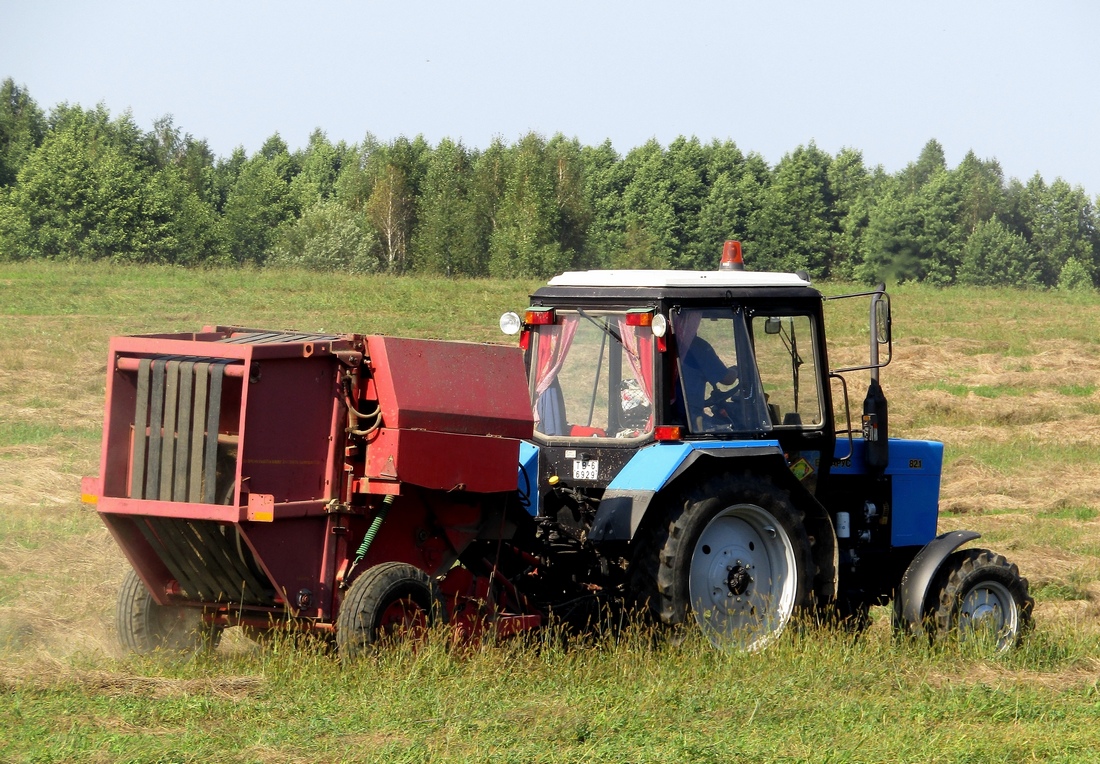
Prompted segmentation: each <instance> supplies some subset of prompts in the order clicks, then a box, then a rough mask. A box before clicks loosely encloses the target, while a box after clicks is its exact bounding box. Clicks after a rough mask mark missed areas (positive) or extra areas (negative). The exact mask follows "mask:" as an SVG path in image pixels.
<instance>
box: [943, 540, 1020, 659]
mask: <svg viewBox="0 0 1100 764" xmlns="http://www.w3.org/2000/svg"><path fill="white" fill-rule="evenodd" d="M937 580H938V581H939V588H938V591H937V592H933V596H935V595H936V594H938V597H939V598H938V604H937V606H936V609H935V611H934V613H933V618H934V623H935V628H936V634H935V636H936V637H937V638H939V639H942V638H945V637H947V636H948V635H954V636H957V638H958V639H959V640H960V641H962V642H965V643H974V644H988V645H989V647H991V648H992V649H993V650H995V651H996V652H998V653H1003V652H1005V651H1007V650H1010V649H1011V648H1013V647H1015V646H1016V645H1018V644H1019V642H1020V640H1021V639H1022V638H1023V635H1024V634H1025V633H1026V632H1027V630H1028V629H1029V628H1030V627H1031V610H1032V608H1033V607H1034V606H1035V601H1034V600H1032V598H1031V596H1030V595H1029V594H1028V583H1027V579H1026V578H1023V577H1021V576H1020V571H1019V570H1018V569H1017V568H1016V566H1015V565H1013V564H1011V563H1009V562H1008V560H1006V559H1005V558H1004V557H1002V556H1001V555H999V554H994V553H993V552H991V551H989V550H988V549H964V550H961V551H958V552H955V553H953V554H952V555H951V556H950V557H948V558H947V560H946V561H945V562H944V565H943V568H942V569H941V572H940V575H939V577H938V579H937Z"/></svg>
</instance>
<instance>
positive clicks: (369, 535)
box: [340, 493, 395, 589]
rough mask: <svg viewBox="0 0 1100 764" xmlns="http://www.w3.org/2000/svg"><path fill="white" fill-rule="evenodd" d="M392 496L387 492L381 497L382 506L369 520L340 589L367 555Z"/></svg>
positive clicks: (391, 502)
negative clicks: (368, 525)
mask: <svg viewBox="0 0 1100 764" xmlns="http://www.w3.org/2000/svg"><path fill="white" fill-rule="evenodd" d="M394 498H395V497H394V495H393V494H392V493H388V494H386V496H385V498H384V499H382V506H381V507H379V508H378V514H377V515H375V516H374V519H373V520H371V523H370V527H369V528H367V532H366V533H364V534H363V541H362V543H360V544H359V548H358V549H357V550H356V551H355V560H354V561H352V563H351V566H350V567H349V568H348V572H347V574H346V575H345V576H344V580H343V582H342V583H341V584H340V588H341V589H346V588H347V586H348V582H349V581H350V580H351V573H352V571H354V570H355V568H356V567H357V566H358V565H359V563H361V562H362V561H363V558H365V557H366V556H367V552H368V551H370V545H371V542H373V541H374V537H375V536H377V535H378V530H379V529H380V528H381V527H382V522H383V521H384V520H385V519H386V515H387V514H389V511H390V507H391V506H392V505H393V501H394Z"/></svg>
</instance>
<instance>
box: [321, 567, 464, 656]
mask: <svg viewBox="0 0 1100 764" xmlns="http://www.w3.org/2000/svg"><path fill="white" fill-rule="evenodd" d="M443 614H444V611H443V607H442V602H441V600H440V597H439V593H438V591H437V589H436V586H435V583H434V582H433V581H432V579H431V578H430V577H429V576H428V574H427V573H425V572H424V571H422V570H420V569H419V568H417V567H414V566H412V565H409V564H407V563H404V562H384V563H381V564H380V565H375V566H374V567H372V568H369V569H368V570H366V571H364V572H363V574H362V575H361V576H359V577H358V578H357V579H355V581H354V583H352V585H351V588H350V589H348V593H347V595H346V596H345V597H344V601H343V603H341V605H340V613H339V615H337V617H336V646H337V648H338V649H339V651H340V655H341V657H343V658H348V659H350V658H355V657H357V656H359V655H361V654H362V653H363V652H364V651H365V650H366V649H367V648H368V647H369V646H370V645H373V644H376V643H378V642H379V641H381V640H384V639H397V638H408V637H412V638H416V637H417V636H423V634H424V633H425V632H426V631H427V630H428V629H429V628H430V627H431V626H432V624H434V623H435V622H436V620H437V619H438V618H441V617H442V616H443Z"/></svg>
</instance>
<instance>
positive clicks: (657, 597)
mask: <svg viewBox="0 0 1100 764" xmlns="http://www.w3.org/2000/svg"><path fill="white" fill-rule="evenodd" d="M734 503H744V504H754V505H756V506H758V507H761V508H763V509H765V510H767V511H768V512H770V513H771V514H772V515H773V516H775V517H776V519H777V520H778V521H779V522H781V523H783V524H784V526H785V528H786V530H787V532H788V534H789V535H791V536H792V538H796V539H800V542H799V543H797V544H796V548H797V550H798V553H799V555H800V557H801V559H800V560H799V565H800V568H801V570H802V578H803V579H804V580H802V581H800V582H799V594H798V597H797V600H796V603H795V611H796V613H798V612H803V611H805V610H806V609H808V608H809V606H810V603H811V599H812V596H811V592H812V585H811V582H812V578H813V575H814V572H815V566H814V563H813V555H812V550H811V546H812V544H813V540H812V539H811V538H810V537H809V536H808V535H807V534H806V530H805V525H804V522H805V516H804V514H803V513H802V512H800V511H798V510H797V509H796V508H795V507H794V506H793V504H792V503H791V500H790V495H789V493H788V492H787V491H786V490H783V489H780V488H778V487H777V486H775V484H774V483H772V481H771V480H769V479H768V478H766V477H761V476H758V475H752V474H748V473H744V474H729V473H726V474H719V475H714V476H712V477H710V478H708V479H706V480H704V481H702V482H701V483H698V484H696V485H695V486H693V487H692V488H690V489H688V490H686V491H684V492H683V493H681V494H679V495H678V496H676V498H675V499H674V500H673V501H671V502H670V503H669V505H668V506H667V507H666V508H665V514H664V516H663V518H662V519H661V520H660V521H659V523H657V524H655V525H654V526H653V527H652V528H651V529H650V531H649V532H648V533H643V534H641V536H640V538H639V539H638V542H637V545H636V547H635V551H634V554H633V556H632V560H633V564H632V566H631V571H632V574H631V588H632V589H633V593H634V597H635V599H636V600H637V602H638V603H639V604H642V605H646V606H647V607H648V611H649V612H650V613H651V614H652V615H653V616H654V617H655V618H656V619H658V620H659V621H660V622H661V623H662V624H666V625H670V626H677V625H680V624H684V623H686V622H688V621H689V613H690V603H689V597H688V593H687V584H686V576H685V575H684V573H683V569H684V568H685V567H686V565H687V564H688V563H689V562H690V557H691V554H692V550H693V549H694V546H695V543H696V540H697V539H698V537H699V534H700V533H701V532H702V530H703V528H704V527H705V525H706V522H707V521H708V520H709V518H710V517H711V516H713V515H714V514H715V513H717V512H718V511H720V510H721V509H723V508H725V507H727V506H730V505H731V504H734Z"/></svg>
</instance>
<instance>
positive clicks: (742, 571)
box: [726, 560, 752, 597]
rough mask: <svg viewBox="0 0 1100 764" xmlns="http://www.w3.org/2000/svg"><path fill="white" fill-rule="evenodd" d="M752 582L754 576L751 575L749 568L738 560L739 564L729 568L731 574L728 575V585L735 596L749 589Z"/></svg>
mask: <svg viewBox="0 0 1100 764" xmlns="http://www.w3.org/2000/svg"><path fill="white" fill-rule="evenodd" d="M751 583H752V576H751V575H749V571H748V568H746V567H745V566H743V565H742V564H741V561H740V560H738V561H737V564H736V565H733V566H732V567H730V569H729V575H727V576H726V587H727V588H728V589H729V590H730V594H732V595H733V596H734V597H740V596H741V595H742V594H744V593H745V592H747V591H748V590H749V585H750V584H751Z"/></svg>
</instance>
